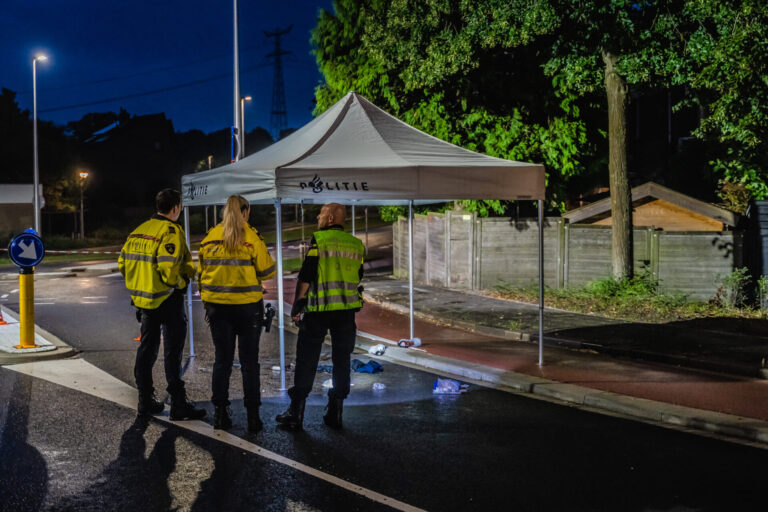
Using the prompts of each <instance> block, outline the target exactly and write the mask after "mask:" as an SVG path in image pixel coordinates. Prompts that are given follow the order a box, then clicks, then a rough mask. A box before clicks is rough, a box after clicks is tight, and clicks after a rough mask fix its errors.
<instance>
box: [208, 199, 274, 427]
mask: <svg viewBox="0 0 768 512" xmlns="http://www.w3.org/2000/svg"><path fill="white" fill-rule="evenodd" d="M249 214H250V206H249V204H248V201H246V200H245V198H243V197H241V196H230V197H229V199H228V200H227V204H226V206H225V207H224V216H223V217H224V218H223V221H222V222H221V223H220V224H218V225H217V226H215V227H213V228H211V230H210V231H209V232H208V234H207V235H206V237H205V238H204V239H203V241H202V242H201V244H200V255H199V257H200V273H199V283H198V287H199V288H200V297H201V298H202V300H203V303H204V305H205V311H206V317H207V319H208V324H209V326H210V328H211V337H212V338H213V345H214V348H215V361H214V363H213V377H212V383H211V387H212V391H213V393H212V397H211V401H212V402H213V405H214V406H215V408H216V410H215V413H214V416H213V428H215V429H228V428H230V427H231V426H232V419H231V413H230V411H229V408H228V406H229V405H230V402H229V378H230V376H231V374H232V361H233V360H234V356H235V338H236V337H237V347H238V355H239V359H240V372H241V373H242V376H243V395H244V397H243V398H244V400H243V402H244V405H245V408H246V410H247V413H248V431H249V432H258V431H259V430H261V429H262V427H263V424H262V422H261V419H260V418H259V406H260V405H261V385H260V367H259V337H260V335H261V327H262V323H263V318H264V300H263V288H262V284H261V283H262V281H263V280H265V279H268V278H270V277H272V276H274V275H275V262H274V260H273V259H272V257H271V256H270V255H269V252H267V246H266V245H265V244H264V241H263V240H262V239H261V236H260V235H259V233H258V231H256V230H255V229H254V228H252V227H251V226H249V225H248V216H249Z"/></svg>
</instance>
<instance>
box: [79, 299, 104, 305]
mask: <svg viewBox="0 0 768 512" xmlns="http://www.w3.org/2000/svg"><path fill="white" fill-rule="evenodd" d="M80 304H107V301H105V300H90V301H89V300H81V301H80Z"/></svg>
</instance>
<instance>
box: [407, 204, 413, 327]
mask: <svg viewBox="0 0 768 512" xmlns="http://www.w3.org/2000/svg"><path fill="white" fill-rule="evenodd" d="M408 313H409V318H410V322H409V323H410V327H411V336H410V337H409V338H408V339H409V340H412V339H413V199H411V200H410V201H408Z"/></svg>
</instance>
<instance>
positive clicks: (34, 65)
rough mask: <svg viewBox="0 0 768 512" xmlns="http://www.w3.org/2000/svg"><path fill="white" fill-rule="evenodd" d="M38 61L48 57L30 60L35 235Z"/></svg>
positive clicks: (37, 210) (37, 219)
mask: <svg viewBox="0 0 768 512" xmlns="http://www.w3.org/2000/svg"><path fill="white" fill-rule="evenodd" d="M39 60H48V57H46V56H45V55H42V54H38V55H35V58H34V59H32V134H33V139H34V144H33V146H34V152H35V154H34V158H33V160H34V162H35V163H34V169H33V175H34V179H33V183H34V187H33V191H32V195H33V197H34V206H35V231H36V232H37V234H38V235H39V234H40V194H39V191H38V190H39V188H40V177H39V169H38V162H37V61H39Z"/></svg>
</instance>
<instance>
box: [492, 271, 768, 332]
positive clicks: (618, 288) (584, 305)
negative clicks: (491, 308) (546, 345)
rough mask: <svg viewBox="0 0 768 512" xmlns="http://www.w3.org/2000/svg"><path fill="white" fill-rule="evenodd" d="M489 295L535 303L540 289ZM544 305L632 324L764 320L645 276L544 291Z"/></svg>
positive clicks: (759, 313) (504, 289)
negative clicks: (664, 289) (672, 289)
mask: <svg viewBox="0 0 768 512" xmlns="http://www.w3.org/2000/svg"><path fill="white" fill-rule="evenodd" d="M491 295H493V296H496V297H500V298H504V299H509V300H516V301H520V302H529V303H534V304H536V303H538V301H539V287H538V285H531V286H527V287H515V286H510V285H508V284H501V285H498V286H496V288H495V289H494V290H493V291H492V292H491ZM544 303H545V305H546V306H549V307H553V308H558V309H564V310H566V311H572V312H575V313H584V314H594V315H599V316H604V317H608V318H616V319H620V320H627V321H633V322H651V323H667V322H672V321H679V320H693V319H699V318H721V317H722V318H724V317H728V318H756V319H762V318H765V317H766V312H765V311H763V310H760V309H756V308H751V307H747V306H744V305H743V304H741V305H740V307H732V306H730V305H727V304H723V303H722V302H721V301H718V300H712V301H709V302H701V301H691V300H689V299H688V297H687V296H686V295H685V294H682V293H664V292H660V291H659V289H658V284H657V283H656V282H654V281H653V280H652V279H650V278H649V276H647V275H643V274H641V275H638V276H636V277H634V278H632V279H627V280H615V279H602V280H599V281H594V282H592V283H589V284H588V285H586V286H583V287H580V288H567V289H553V288H546V289H545V290H544Z"/></svg>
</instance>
